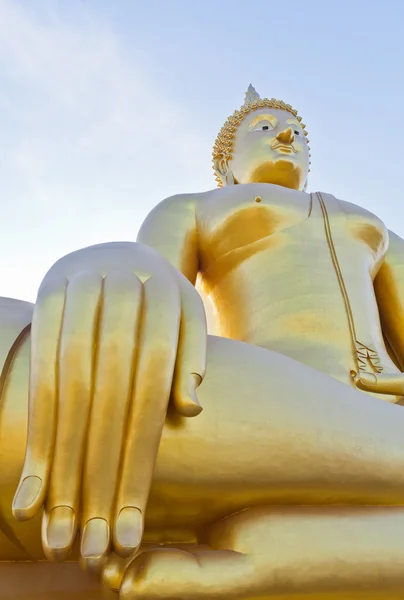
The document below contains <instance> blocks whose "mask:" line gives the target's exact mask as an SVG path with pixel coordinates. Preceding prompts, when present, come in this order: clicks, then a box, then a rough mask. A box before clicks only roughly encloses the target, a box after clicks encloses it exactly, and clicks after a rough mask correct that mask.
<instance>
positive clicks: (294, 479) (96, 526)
mask: <svg viewBox="0 0 404 600" xmlns="http://www.w3.org/2000/svg"><path fill="white" fill-rule="evenodd" d="M309 157H310V155H309V148H308V140H307V132H306V130H305V126H304V125H303V124H302V122H301V118H300V117H299V116H298V114H297V112H296V111H295V110H294V109H293V108H292V107H291V106H290V105H287V104H285V103H284V102H279V101H276V100H274V99H272V100H268V99H261V98H260V96H259V95H258V94H257V92H256V91H255V90H254V88H252V87H251V86H250V88H249V90H248V92H247V94H246V101H245V104H244V106H243V107H242V108H241V109H240V110H239V111H236V112H235V113H234V115H233V116H231V117H229V119H228V120H227V122H226V123H225V125H224V127H223V128H222V130H221V132H220V133H219V136H218V138H217V140H216V144H215V147H214V171H215V175H216V179H217V182H218V188H217V189H214V190H212V191H209V192H206V193H202V194H189V195H178V196H174V197H171V198H168V199H167V200H164V201H163V202H162V203H161V204H159V205H158V206H157V207H156V208H155V209H154V210H153V211H152V212H151V213H150V215H149V216H148V217H147V219H146V221H145V223H144V224H143V226H142V228H141V230H140V233H139V236H138V241H137V243H111V244H102V245H99V246H93V247H90V248H86V249H84V250H80V251H78V252H74V253H73V254H70V255H68V256H66V257H64V258H62V259H61V260H60V261H58V262H57V263H56V264H55V265H54V266H53V267H52V268H51V270H50V271H49V272H48V274H47V275H46V276H45V278H44V280H43V282H42V284H41V286H40V288H39V292H38V298H37V302H36V303H35V305H34V306H31V305H30V304H27V303H23V302H18V301H15V300H6V299H5V300H4V301H3V302H2V303H1V304H0V309H1V310H0V326H1V338H0V339H1V345H0V360H1V364H2V375H1V380H0V385H1V387H0V392H1V396H0V397H1V404H0V456H1V468H0V482H1V490H2V493H1V496H0V501H1V504H0V535H1V537H0V560H1V561H2V562H1V563H0V577H1V579H0V580H1V582H2V586H3V588H2V589H6V590H7V594H8V595H7V596H5V597H7V598H10V599H11V598H12V599H15V600H16V599H18V600H22V599H23V598H24V599H25V600H33V599H34V598H41V599H52V600H57V598H67V597H68V598H69V599H70V598H72V599H75V600H78V599H83V600H84V598H86V599H90V598H92V599H95V598H102V597H109V596H108V594H111V597H116V595H115V594H114V592H119V597H120V598H122V599H124V600H129V599H132V598H136V599H145V600H146V599H153V600H156V599H160V598H161V599H169V598H170V599H171V598H176V599H181V600H188V599H189V600H191V599H192V600H198V599H202V598H203V599H212V600H213V599H215V600H216V599H218V598H223V600H230V599H232V598H234V599H249V600H250V599H253V598H254V599H255V598H256V599H258V598H259V599H263V598H266V599H269V598H271V599H272V598H274V599H279V600H281V599H282V600H285V599H288V598H294V599H299V598H302V599H306V600H308V599H313V600H314V599H322V600H323V599H329V600H332V599H336V600H337V599H338V600H339V599H342V598H344V600H347V599H352V600H353V599H360V600H362V599H363V600H365V599H368V598H369V599H374V598H383V599H384V600H393V599H398V598H402V597H403V596H404V569H403V564H404V563H403V561H404V542H403V540H404V502H403V501H404V411H403V408H402V407H401V406H400V402H401V401H402V398H403V397H404V374H403V372H402V371H403V369H404V241H403V240H401V239H400V238H399V237H397V236H396V235H394V234H393V233H391V232H388V231H387V230H386V228H385V226H384V225H383V223H382V222H381V221H380V220H379V219H378V218H377V217H376V216H374V215H373V214H371V213H369V212H368V211H366V210H364V209H362V208H360V207H359V206H356V205H354V204H350V203H347V202H344V201H341V200H337V199H336V198H334V197H333V196H331V195H329V194H323V193H311V194H309V193H307V192H306V191H305V190H306V185H307V176H308V172H309V164H310V158H309ZM196 284H198V286H199V287H200V289H201V290H202V292H203V294H204V295H205V296H206V297H207V298H208V299H209V302H211V304H212V306H213V307H214V310H215V314H216V321H217V331H215V333H216V334H217V335H208V334H207V328H206V320H205V312H204V308H203V304H202V301H201V297H200V295H199V294H198V292H197V291H196V289H195V285H196ZM31 323H32V325H31ZM205 371H206V374H205ZM202 409H203V410H202ZM27 424H28V435H27V433H26V432H27ZM24 453H25V459H24ZM19 478H20V479H19ZM18 480H19V481H20V482H19V483H18ZM16 488H17V492H16V495H15V497H14V500H13V496H14V493H15V490H16ZM46 559H49V560H46ZM64 561H67V562H64ZM79 563H80V564H81V566H82V567H83V569H84V573H82V572H81V571H80V570H79V568H78V564H79ZM94 573H95V574H98V576H99V578H98V579H96V577H95V576H94ZM99 580H101V582H102V583H99ZM107 588H110V589H111V590H114V591H107ZM35 594H36V595H35Z"/></svg>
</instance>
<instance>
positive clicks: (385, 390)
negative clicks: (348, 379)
mask: <svg viewBox="0 0 404 600" xmlns="http://www.w3.org/2000/svg"><path fill="white" fill-rule="evenodd" d="M351 376H352V378H353V380H354V383H355V385H356V387H357V388H358V389H359V390H362V391H363V392H370V393H372V394H385V395H386V396H404V373H365V372H362V371H360V372H359V373H356V371H352V372H351Z"/></svg>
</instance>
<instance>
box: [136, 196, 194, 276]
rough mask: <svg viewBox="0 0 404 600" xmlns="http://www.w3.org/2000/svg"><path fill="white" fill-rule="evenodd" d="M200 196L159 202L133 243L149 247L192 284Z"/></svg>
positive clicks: (180, 197) (176, 197)
mask: <svg viewBox="0 0 404 600" xmlns="http://www.w3.org/2000/svg"><path fill="white" fill-rule="evenodd" d="M198 198H200V194H192V195H188V196H186V195H178V196H172V197H170V198H167V199H166V200H163V202H161V203H160V204H158V205H157V206H156V207H155V208H154V209H153V210H152V211H151V213H150V214H149V215H148V217H147V218H146V220H145V222H144V223H143V225H142V227H141V229H140V231H139V234H138V238H137V241H138V242H140V243H142V244H146V245H147V246H151V247H152V248H154V249H155V250H157V251H158V252H160V254H161V255H162V256H164V258H166V259H167V260H168V261H169V262H170V263H171V264H172V265H173V266H174V267H175V268H176V269H178V270H179V271H181V273H183V274H184V275H185V276H186V277H187V278H188V279H189V281H190V282H191V283H192V284H195V281H196V276H197V274H198V269H199V258H198V233H197V228H196V203H197V200H198Z"/></svg>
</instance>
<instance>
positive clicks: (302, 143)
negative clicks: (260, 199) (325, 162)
mask: <svg viewBox="0 0 404 600" xmlns="http://www.w3.org/2000/svg"><path fill="white" fill-rule="evenodd" d="M228 168H229V169H230V171H231V172H232V173H233V177H234V179H235V181H236V182H237V183H274V184H277V185H282V186H284V187H288V188H292V189H296V190H302V189H303V188H304V186H305V183H306V180H307V174H308V171H309V148H308V146H307V142H306V139H305V136H304V133H303V129H302V127H301V125H300V123H299V121H298V120H297V119H296V117H294V116H293V115H292V114H291V113H289V112H288V111H286V110H282V109H276V108H274V109H270V108H262V109H258V110H255V111H253V112H251V113H250V114H248V115H247V116H246V117H245V118H244V119H243V120H242V122H241V123H240V125H239V127H238V130H237V133H236V138H235V144H234V150H233V156H232V158H231V160H230V162H229V164H228Z"/></svg>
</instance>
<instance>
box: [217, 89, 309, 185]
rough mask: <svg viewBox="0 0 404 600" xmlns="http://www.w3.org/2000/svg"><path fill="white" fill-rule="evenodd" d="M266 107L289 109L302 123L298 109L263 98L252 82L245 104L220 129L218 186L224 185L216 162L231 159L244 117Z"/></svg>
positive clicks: (218, 139)
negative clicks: (237, 133) (238, 130)
mask: <svg viewBox="0 0 404 600" xmlns="http://www.w3.org/2000/svg"><path fill="white" fill-rule="evenodd" d="M265 107H267V108H280V109H283V110H287V111H288V112H290V114H291V115H293V116H294V117H296V119H297V120H298V121H299V122H300V123H301V121H302V117H300V116H299V115H298V112H297V110H295V109H294V108H292V106H291V105H290V104H285V102H283V100H275V98H271V100H269V99H268V98H261V96H260V95H259V94H258V92H257V91H256V90H255V88H254V87H253V86H252V85H251V84H250V85H249V86H248V90H247V91H246V94H245V100H244V104H243V106H242V107H241V108H240V110H235V111H234V113H233V114H232V115H231V116H230V117H228V119H227V121H226V122H225V124H224V125H223V127H222V128H221V130H220V131H219V133H218V136H217V138H216V141H215V144H214V146H213V170H214V171H215V179H216V182H217V185H218V187H222V186H223V183H222V180H221V178H220V176H219V175H218V173H217V172H216V169H215V162H216V161H217V160H221V159H225V160H227V161H230V160H231V158H232V156H233V150H234V141H235V137H236V132H237V128H238V126H239V125H240V123H241V121H242V120H243V119H244V117H246V116H247V115H248V114H250V113H251V112H253V111H254V110H257V109H259V108H265ZM301 126H302V128H303V133H304V135H305V138H306V141H307V143H309V141H310V140H309V139H308V137H307V136H308V133H307V131H306V125H305V124H304V123H301ZM309 150H310V146H309ZM310 156H311V155H310Z"/></svg>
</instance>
